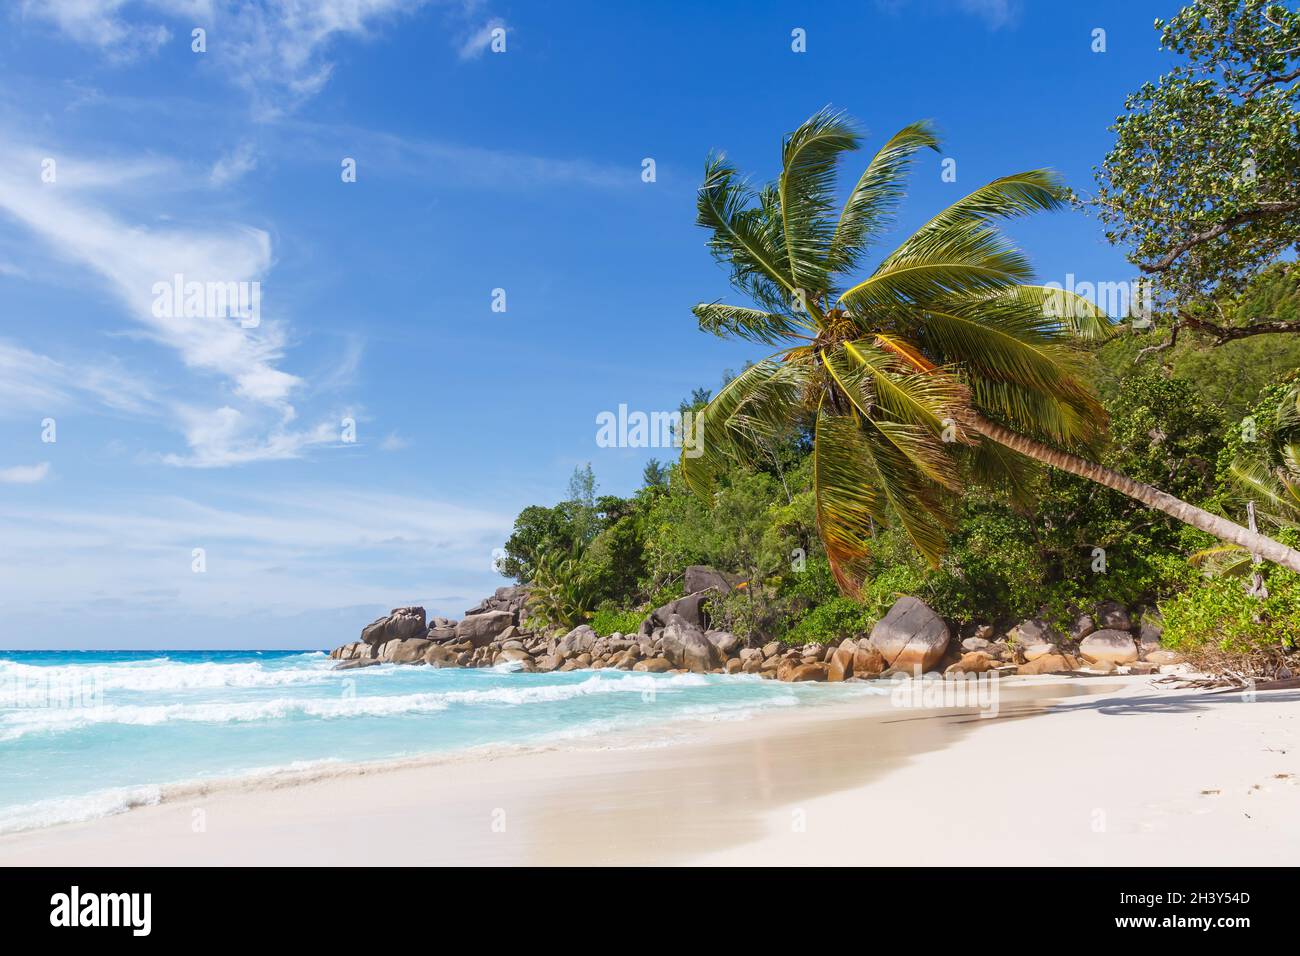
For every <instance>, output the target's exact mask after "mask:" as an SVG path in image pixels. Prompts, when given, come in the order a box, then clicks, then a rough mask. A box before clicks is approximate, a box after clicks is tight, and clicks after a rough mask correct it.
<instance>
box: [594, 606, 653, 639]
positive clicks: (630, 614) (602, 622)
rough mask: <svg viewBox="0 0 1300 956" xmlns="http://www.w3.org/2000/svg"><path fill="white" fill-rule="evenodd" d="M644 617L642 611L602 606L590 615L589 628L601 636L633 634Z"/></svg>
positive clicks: (638, 628) (639, 626) (639, 627)
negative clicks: (602, 607)
mask: <svg viewBox="0 0 1300 956" xmlns="http://www.w3.org/2000/svg"><path fill="white" fill-rule="evenodd" d="M644 619H645V612H644V611H636V610H633V611H618V610H611V609H609V608H604V609H602V610H599V611H597V612H596V613H595V614H593V615H592V616H591V629H592V630H593V631H595V632H596V633H597V634H599V635H600V636H601V637H609V636H610V635H611V634H635V633H636V632H637V631H638V630H640V629H641V622H642V621H643V620H644Z"/></svg>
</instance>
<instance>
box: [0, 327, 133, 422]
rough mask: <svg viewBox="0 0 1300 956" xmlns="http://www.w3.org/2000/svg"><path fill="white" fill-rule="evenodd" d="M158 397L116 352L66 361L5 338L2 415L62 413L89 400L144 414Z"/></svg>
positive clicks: (0, 359)
mask: <svg viewBox="0 0 1300 956" xmlns="http://www.w3.org/2000/svg"><path fill="white" fill-rule="evenodd" d="M155 401H156V399H155V396H154V393H153V389H152V388H151V386H149V385H148V384H147V383H146V382H144V381H143V380H142V379H141V378H140V376H139V375H137V374H134V373H132V372H129V371H127V370H126V369H125V368H123V367H122V365H121V363H120V362H118V361H117V360H116V359H114V358H112V357H111V356H102V357H99V358H96V359H95V360H93V361H92V360H88V359H76V360H71V359H64V360H61V361H60V360H56V359H54V358H51V357H50V356H48V355H42V354H40V353H37V352H33V351H31V350H30V349H26V348H23V347H22V346H19V345H16V344H14V343H13V342H7V341H5V340H3V339H0V416H7V415H14V416H17V415H26V414H29V413H31V412H35V413H38V414H40V415H57V414H60V413H62V412H64V411H70V410H72V409H75V408H80V407H84V406H86V405H87V404H93V405H103V406H105V407H107V408H109V409H112V410H114V411H120V412H126V413H130V414H135V415H142V414H147V413H149V412H150V411H151V410H152V409H153V408H154V407H155Z"/></svg>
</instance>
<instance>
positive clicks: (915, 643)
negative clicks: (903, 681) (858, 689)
mask: <svg viewBox="0 0 1300 956" xmlns="http://www.w3.org/2000/svg"><path fill="white" fill-rule="evenodd" d="M948 639H949V631H948V624H947V622H946V621H944V619H943V618H941V617H940V616H939V615H938V614H935V613H934V611H932V610H930V608H929V606H928V605H926V604H925V603H924V602H922V601H918V600H917V599H916V598H914V597H901V598H899V599H898V600H897V601H895V602H894V606H893V607H891V608H890V609H889V612H888V613H887V614H886V615H885V616H884V617H883V618H881V619H880V620H879V621H877V622H876V626H875V627H873V628H872V629H871V643H872V644H873V645H874V646H875V648H876V650H878V651H880V654H881V656H882V657H884V659H885V663H886V666H887V667H896V668H900V669H905V670H913V671H915V670H918V669H919V670H920V671H928V670H929V669H930V668H931V667H933V666H934V665H935V664H937V663H938V662H939V658H941V657H943V653H944V651H946V650H947V649H948Z"/></svg>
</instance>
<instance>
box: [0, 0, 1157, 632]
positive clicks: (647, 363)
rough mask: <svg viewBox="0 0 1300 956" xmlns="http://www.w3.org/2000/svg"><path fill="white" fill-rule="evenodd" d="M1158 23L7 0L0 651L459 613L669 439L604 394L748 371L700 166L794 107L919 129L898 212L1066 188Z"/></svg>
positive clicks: (763, 157)
mask: <svg viewBox="0 0 1300 956" xmlns="http://www.w3.org/2000/svg"><path fill="white" fill-rule="evenodd" d="M1176 8H1177V3H1173V2H1167V3H1165V2H1162V3H1151V2H1144V0H1126V2H1122V3H1121V2H1114V3H1112V2H1090V3H1070V4H1065V3H1058V2H1048V0H1023V2H1017V0H880V2H875V3H873V2H870V0H858V2H852V3H821V4H817V5H816V7H815V9H811V10H810V9H807V8H806V5H804V4H798V3H753V2H747V3H711V4H709V5H707V8H705V7H704V5H702V4H696V3H666V2H660V3H637V4H630V3H629V4H622V3H620V4H609V3H597V2H591V3H564V4H553V3H522V2H514V3H505V2H502V3H498V2H495V0H465V2H432V0H430V2H418V0H317V2H307V0H295V2H293V3H289V2H288V0H262V2H244V3H234V2H228V0H102V2H98V3H96V2H92V0H80V2H72V0H69V2H56V0H18V2H17V3H11V4H5V5H4V11H3V12H0V316H2V317H3V318H2V319H0V322H2V324H0V647H87V648H95V647H216V646H237V647H249V646H252V647H325V646H333V645H336V644H338V643H341V642H342V641H344V640H350V639H353V638H354V636H355V632H356V631H357V629H359V628H360V626H361V625H362V624H364V623H366V622H368V621H369V620H370V619H371V618H372V617H373V616H375V614H377V613H379V612H380V610H382V609H386V608H388V607H392V606H397V605H400V604H408V603H420V604H423V605H425V606H426V607H427V608H428V609H429V611H430V613H431V614H448V615H453V616H459V615H460V613H461V612H462V611H463V610H464V609H465V608H466V607H468V606H470V605H471V604H473V603H475V602H476V601H477V600H478V599H479V598H480V597H481V596H482V595H483V594H485V593H488V592H489V591H490V590H491V589H492V588H494V587H496V586H498V585H500V584H502V583H505V582H504V581H503V580H502V579H501V578H500V577H498V576H497V575H495V574H494V573H493V572H492V570H491V558H492V549H493V548H494V547H498V546H499V545H500V544H502V543H503V541H504V539H505V537H506V535H507V534H508V532H509V528H510V524H511V522H512V520H513V517H514V515H515V514H516V513H517V511H518V510H519V509H520V508H521V507H523V506H524V505H526V504H530V503H551V502H554V501H555V500H557V499H558V498H559V497H560V496H561V495H562V494H563V491H564V489H565V486H566V483H567V479H568V477H569V475H570V473H571V472H572V470H573V468H574V466H575V465H577V464H580V463H584V462H588V461H590V462H591V463H592V465H593V467H594V469H595V471H596V475H597V479H598V481H599V483H600V486H601V490H602V491H604V492H609V493H624V494H626V493H630V492H631V491H632V490H634V489H635V487H636V486H637V484H638V483H639V478H640V472H641V468H642V466H643V465H644V463H645V461H646V459H648V458H649V457H652V456H656V455H657V456H658V457H666V456H665V454H664V453H663V452H656V451H655V450H653V449H650V450H646V449H608V448H600V447H597V444H596V440H595V436H596V423H595V419H596V415H597V414H598V413H599V412H601V411H605V410H614V409H617V407H618V406H619V404H620V403H626V404H627V405H628V406H629V407H630V408H632V409H641V410H646V411H652V410H659V409H673V408H675V407H676V406H677V404H678V402H679V401H680V400H681V399H682V398H683V397H684V396H685V395H687V394H688V393H689V392H690V391H691V389H693V388H695V387H696V386H701V385H702V386H706V387H716V386H717V384H718V382H719V380H720V376H721V374H722V372H723V370H724V369H729V368H731V369H735V368H739V367H741V366H742V365H743V364H744V362H745V361H746V360H747V359H752V358H758V357H760V356H761V352H759V351H756V350H755V349H754V348H753V347H750V346H747V345H745V344H743V343H740V344H737V343H728V342H723V341H720V340H716V339H712V338H709V337H706V336H705V335H703V334H702V333H700V332H699V331H698V330H697V329H696V328H695V325H694V321H693V318H692V316H691V314H690V311H689V309H690V306H691V305H692V304H694V303H695V302H697V301H702V300H713V299H716V298H720V297H723V298H726V300H727V301H732V300H733V299H734V296H733V295H732V294H731V293H730V290H729V289H728V286H727V282H726V276H725V274H724V273H723V272H722V271H721V270H720V269H719V267H717V266H716V265H715V264H714V263H713V262H712V260H711V259H710V258H709V256H708V254H707V252H706V250H705V247H704V235H703V233H702V232H701V231H700V230H699V229H698V228H697V227H695V226H694V224H693V220H694V211H693V194H694V190H695V188H696V186H697V185H698V182H699V177H700V171H701V168H702V165H703V162H704V157H705V155H706V153H707V152H708V151H709V150H710V149H724V150H725V151H726V152H727V153H728V154H729V155H730V156H731V157H732V158H733V159H734V160H735V161H736V162H737V163H738V164H739V165H740V166H741V167H742V168H744V169H747V170H750V171H752V173H753V174H754V176H755V177H756V178H758V179H766V178H770V177H771V176H772V175H773V174H774V173H775V171H776V168H777V162H778V159H779V147H780V138H781V136H782V134H783V133H785V132H788V131H789V130H791V129H793V128H794V127H795V126H797V125H798V123H799V122H800V121H801V120H803V119H804V118H806V117H807V116H808V115H809V114H811V113H812V112H814V111H815V110H817V109H818V108H819V107H821V106H823V105H826V104H832V105H834V106H835V107H838V108H842V109H844V110H846V111H847V112H848V113H850V114H851V115H853V116H854V117H856V118H857V119H858V120H859V121H860V122H861V124H862V125H863V126H864V127H865V129H866V130H867V134H868V147H869V148H870V147H871V144H873V143H875V142H878V141H879V140H880V139H881V138H883V137H885V136H888V135H889V134H890V133H892V132H893V131H894V130H896V129H897V128H899V127H900V126H902V125H904V124H905V123H907V122H911V121H913V120H915V119H918V118H923V117H928V118H931V119H933V120H934V121H935V123H936V124H937V125H938V127H939V129H940V130H941V131H942V133H943V135H944V141H945V153H944V155H945V156H947V157H951V158H953V159H955V160H956V163H957V165H956V171H957V178H956V182H944V181H943V180H942V179H941V176H940V172H941V166H940V162H941V158H940V157H939V156H932V157H931V156H927V157H925V158H924V159H923V160H922V161H921V162H920V163H919V165H918V166H917V168H916V171H915V174H914V179H913V182H912V185H911V188H910V190H909V196H908V200H907V202H906V204H905V206H904V208H903V210H902V212H901V215H900V217H899V224H898V231H899V232H901V231H902V230H903V229H905V228H906V227H908V226H909V225H910V226H915V225H918V224H919V223H920V222H922V221H923V220H924V219H925V218H928V216H929V215H931V214H933V213H934V212H936V211H937V210H938V209H939V208H941V207H942V206H943V205H944V204H946V203H948V202H951V201H952V200H954V199H956V198H958V197H959V196H960V195H963V194H965V193H966V192H968V191H970V190H971V189H973V188H975V187H976V186H978V185H980V184H982V183H983V182H985V181H986V180H988V179H991V178H994V177H996V176H1000V175H1004V174H1007V173H1010V172H1013V171H1019V170H1022V169H1026V168H1032V167H1038V166H1052V167H1055V168H1056V169H1058V170H1060V171H1061V172H1062V173H1063V174H1064V175H1065V176H1066V177H1067V179H1068V180H1069V181H1070V182H1071V183H1072V184H1073V185H1075V186H1076V187H1077V188H1080V189H1081V190H1085V191H1086V189H1087V188H1088V187H1089V186H1090V185H1091V182H1092V179H1091V169H1092V167H1093V166H1094V165H1096V164H1097V163H1098V162H1099V161H1100V159H1101V157H1102V155H1103V154H1104V153H1105V151H1106V149H1107V147H1108V145H1109V143H1110V134H1109V133H1108V132H1107V126H1108V125H1109V124H1110V123H1111V122H1112V121H1113V119H1114V117H1115V115H1116V114H1117V113H1118V112H1120V111H1121V109H1122V106H1123V100H1124V96H1125V94H1126V93H1127V92H1129V91H1131V90H1134V89H1136V88H1137V87H1138V86H1139V85H1140V84H1141V83H1142V82H1143V81H1145V80H1147V79H1154V78H1155V77H1156V76H1157V75H1158V74H1159V73H1161V72H1162V71H1163V70H1165V69H1167V68H1168V66H1169V64H1170V61H1169V59H1168V57H1167V55H1166V54H1162V53H1160V52H1159V49H1158V42H1157V34H1156V32H1155V31H1154V30H1153V28H1152V20H1153V19H1154V18H1155V17H1157V16H1164V17H1168V16H1170V15H1171V14H1172V13H1174V12H1176ZM195 27H202V28H204V29H205V30H206V45H207V50H206V52H203V53H196V52H194V51H193V50H192V49H191V46H192V34H191V31H192V30H193V29H194V28H195ZM494 28H499V29H501V30H504V37H505V51H504V52H499V53H498V52H494V51H493V50H492V49H490V45H489V39H490V37H491V31H492V30H493V29H494ZM796 28H798V29H802V30H804V31H806V37H807V43H806V46H807V49H806V52H803V53H796V52H794V51H793V50H792V49H791V31H792V30H794V29H796ZM1098 28H1100V29H1103V30H1105V43H1106V49H1105V52H1104V53H1094V52H1093V51H1092V46H1093V42H1094V41H1093V31H1094V30H1095V29H1098ZM647 157H650V158H653V159H654V161H655V165H656V181H655V182H652V183H647V182H643V181H642V179H641V171H642V161H643V160H644V159H645V158H647ZM345 158H351V159H354V160H355V161H356V169H357V176H356V181H355V182H343V179H342V176H341V170H342V163H343V161H344V159H345ZM48 160H53V166H52V167H50V166H48V164H47V161H48ZM862 162H865V158H864V159H863V160H862ZM49 168H52V169H53V171H54V177H53V182H48V181H44V178H43V174H44V173H45V171H46V170H47V169H49ZM856 172H857V170H846V176H847V175H849V174H850V173H852V174H853V175H856ZM1013 235H1014V236H1015V238H1016V239H1017V240H1018V241H1019V242H1020V243H1021V244H1022V245H1023V246H1024V248H1025V249H1026V250H1027V251H1028V252H1029V253H1030V255H1031V258H1032V260H1033V261H1034V262H1035V264H1036V266H1037V267H1038V270H1039V273H1040V276H1041V277H1042V278H1043V279H1044V280H1048V281H1058V282H1062V283H1064V282H1066V276H1067V274H1074V275H1075V276H1076V277H1078V279H1080V280H1087V281H1121V280H1126V279H1129V278H1131V269H1130V268H1129V267H1128V266H1127V265H1126V263H1125V261H1124V258H1123V255H1122V253H1121V252H1120V251H1119V250H1115V249H1112V248H1110V247H1108V246H1107V245H1106V243H1105V241H1104V239H1103V238H1102V236H1101V232H1100V229H1099V228H1098V226H1097V223H1096V222H1095V221H1092V220H1090V219H1088V218H1086V217H1083V216H1080V215H1077V214H1073V213H1059V214H1055V215H1052V216H1049V217H1041V218H1039V219H1035V220H1029V221H1024V222H1021V223H1017V224H1016V226H1015V228H1014V230H1013ZM882 245H883V248H881V249H879V250H878V251H880V252H881V253H883V252H887V251H888V248H889V242H888V240H886V241H885V242H884V243H883V244H882ZM177 273H181V274H183V275H188V276H189V277H191V278H194V277H201V278H203V279H205V280H211V281H223V282H224V281H246V282H254V281H255V282H258V283H259V284H260V291H261V311H260V315H259V317H258V318H259V319H260V322H259V324H258V325H257V326H256V327H250V328H244V327H243V325H242V324H241V323H239V322H237V321H233V320H221V319H213V318H192V319H188V320H187V319H184V318H183V317H170V318H169V317H166V316H160V315H158V314H155V313H156V312H157V310H156V309H155V308H154V298H155V296H154V295H153V289H152V287H153V285H154V283H156V282H158V281H160V280H167V281H170V280H171V278H172V276H174V275H175V274H177ZM494 289H504V290H505V294H506V311H504V312H494V311H493V310H492V308H491V305H492V295H493V290H494ZM51 419H52V420H53V423H54V436H53V437H54V438H55V439H56V440H55V441H53V442H50V441H45V440H43V438H48V437H50V435H49V429H48V426H47V425H45V424H43V423H45V422H47V420H51ZM348 419H350V420H352V421H354V422H355V423H356V432H355V435H356V440H355V441H344V440H343V438H344V437H345V436H344V430H343V422H344V421H345V420H348ZM195 549H203V556H204V560H205V567H206V569H205V570H204V571H203V572H202V573H196V572H195V571H194V569H193V565H194V551H195Z"/></svg>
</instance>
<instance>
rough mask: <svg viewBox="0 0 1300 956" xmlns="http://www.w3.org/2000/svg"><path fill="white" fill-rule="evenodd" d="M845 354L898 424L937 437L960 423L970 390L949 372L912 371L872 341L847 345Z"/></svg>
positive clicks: (910, 367) (896, 357)
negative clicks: (950, 425) (920, 427)
mask: <svg viewBox="0 0 1300 956" xmlns="http://www.w3.org/2000/svg"><path fill="white" fill-rule="evenodd" d="M844 351H845V354H847V355H848V357H849V358H851V359H852V360H853V361H854V362H856V363H857V364H858V365H860V366H861V367H862V370H863V373H864V374H866V375H867V376H869V377H870V379H871V385H872V388H873V390H874V392H875V397H876V401H877V402H879V403H880V406H881V407H882V408H884V409H885V410H886V411H887V412H888V413H889V414H890V415H892V416H893V417H894V418H896V419H897V420H898V421H901V422H910V423H913V424H919V425H924V426H925V427H926V428H929V429H930V430H931V431H933V432H934V433H936V434H939V435H942V434H943V433H944V431H945V430H946V428H947V422H949V421H952V422H954V423H960V421H961V418H962V414H963V410H964V409H965V408H966V407H967V405H968V404H969V402H970V390H969V389H967V388H966V386H965V385H963V384H962V383H961V381H960V380H958V379H957V378H956V377H954V376H953V375H952V374H950V373H949V372H948V371H946V370H943V369H937V368H936V369H931V370H929V371H926V372H917V371H914V369H913V367H912V366H911V365H909V364H908V363H907V362H905V361H904V360H902V359H901V358H900V357H899V356H898V355H896V354H895V353H894V352H892V351H890V350H888V349H886V348H885V347H884V346H883V345H881V344H880V343H879V342H878V340H877V339H876V338H875V337H872V338H871V339H863V340H860V341H857V342H847V343H845V345H844ZM960 437H961V436H959V438H960Z"/></svg>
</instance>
